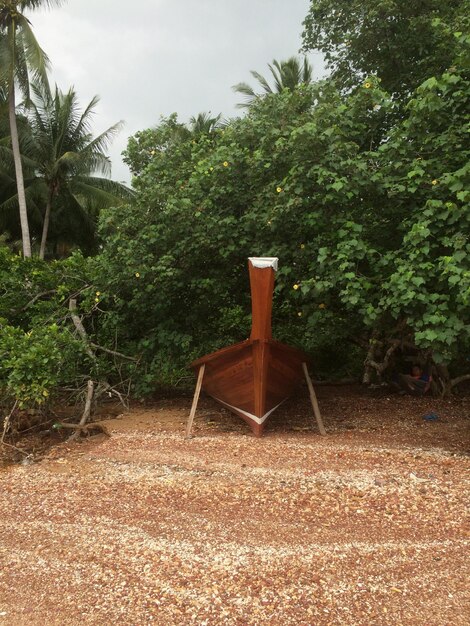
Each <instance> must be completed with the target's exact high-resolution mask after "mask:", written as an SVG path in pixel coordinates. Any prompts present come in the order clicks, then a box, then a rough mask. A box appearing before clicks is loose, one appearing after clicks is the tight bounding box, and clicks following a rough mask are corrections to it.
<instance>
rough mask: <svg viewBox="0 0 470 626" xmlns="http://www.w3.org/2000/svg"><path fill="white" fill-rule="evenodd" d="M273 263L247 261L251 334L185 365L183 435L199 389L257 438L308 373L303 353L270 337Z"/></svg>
mask: <svg viewBox="0 0 470 626" xmlns="http://www.w3.org/2000/svg"><path fill="white" fill-rule="evenodd" d="M277 264H278V259H277V258H274V257H253V258H250V259H249V260H248V268H249V275H250V286H251V306H252V328H251V334H250V338H249V339H247V340H246V341H242V342H241V343H237V344H234V345H232V346H229V347H227V348H222V349H221V350H217V352H213V353H211V354H207V355H205V356H203V357H202V358H200V359H197V360H196V361H194V362H193V363H191V365H190V367H191V368H192V369H193V370H194V371H195V372H196V373H197V374H198V384H197V387H196V394H195V398H194V402H193V408H192V410H191V415H190V419H189V422H188V428H187V435H188V436H189V434H190V429H191V425H192V420H193V418H194V413H195V410H196V405H197V400H198V397H199V391H200V389H201V387H202V389H203V390H204V391H205V392H206V393H207V394H208V395H210V396H212V397H213V398H214V399H215V400H217V401H218V402H220V404H222V405H223V406H225V407H227V408H228V409H230V410H231V411H232V412H233V413H235V414H236V415H239V416H240V417H241V418H242V419H244V420H245V421H246V422H247V423H248V424H249V426H250V427H251V429H252V431H253V433H254V435H255V436H257V437H260V436H261V435H262V433H263V429H264V426H265V424H266V422H267V420H268V418H269V416H270V415H271V414H272V413H273V412H274V411H275V410H276V409H277V408H278V407H279V406H280V405H281V404H282V403H283V402H284V401H285V400H286V399H287V398H288V397H289V396H290V395H292V393H293V391H294V390H295V389H296V387H297V386H298V385H299V383H300V381H301V380H302V378H303V376H304V374H306V375H307V376H308V372H307V368H306V365H305V364H306V363H307V362H308V360H309V359H308V357H307V355H306V354H304V353H303V352H302V351H301V350H298V349H297V348H293V347H291V346H288V345H285V344H283V343H280V342H279V341H275V340H273V339H272V333H271V313H272V297H273V290H274V274H275V271H276V270H277ZM312 392H313V387H312ZM317 421H318V418H317ZM319 425H320V424H319Z"/></svg>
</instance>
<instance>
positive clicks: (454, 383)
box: [449, 374, 470, 389]
mask: <svg viewBox="0 0 470 626" xmlns="http://www.w3.org/2000/svg"><path fill="white" fill-rule="evenodd" d="M466 380H470V374H464V375H463V376H457V378H453V379H452V380H451V381H450V383H449V385H450V388H451V389H452V388H453V387H457V385H460V383H463V382H464V381H466Z"/></svg>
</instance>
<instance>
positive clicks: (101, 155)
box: [30, 87, 131, 259]
mask: <svg viewBox="0 0 470 626" xmlns="http://www.w3.org/2000/svg"><path fill="white" fill-rule="evenodd" d="M34 92H35V98H34V100H33V101H32V103H31V107H30V123H31V131H32V140H33V144H34V152H33V157H34V160H35V183H34V186H35V188H36V191H37V192H40V191H41V190H42V192H43V196H44V197H45V212H44V220H43V229H42V237H41V248H40V252H39V257H40V258H41V259H43V258H44V255H45V251H46V242H47V237H48V232H49V224H50V219H51V214H52V218H54V210H55V212H57V213H59V214H61V222H62V236H64V234H66V235H67V233H66V232H65V233H64V231H63V229H64V227H65V228H67V225H68V224H70V223H71V220H72V221H73V222H74V224H73V225H74V226H75V228H77V227H78V229H79V230H81V231H82V233H83V234H85V235H86V237H83V236H82V237H80V235H78V236H77V234H74V235H73V237H72V239H75V240H78V241H81V242H82V244H86V241H87V240H88V241H90V239H91V240H93V231H94V224H95V221H96V215H97V213H98V211H99V209H100V208H102V207H104V206H110V205H112V204H116V203H118V202H119V201H120V200H121V199H122V198H127V199H129V198H130V196H131V193H130V190H128V189H127V187H125V186H124V185H122V184H120V183H117V182H114V181H112V180H109V179H108V178H100V177H97V176H95V175H94V174H95V173H96V172H101V173H103V174H104V175H109V174H110V173H111V163H110V160H109V157H108V156H107V155H106V153H105V151H106V148H107V146H108V145H109V142H110V141H111V140H112V138H113V137H114V136H115V134H116V133H117V132H118V131H119V130H120V128H121V127H122V123H118V124H115V125H114V126H112V127H110V128H108V129H107V130H106V131H104V132H103V133H101V134H100V135H99V136H98V137H93V134H92V131H91V123H90V121H91V117H92V116H93V113H94V108H95V106H96V104H97V103H98V98H97V97H94V98H93V99H92V100H91V102H90V103H89V104H88V105H87V106H86V107H85V109H84V110H83V111H80V110H79V107H78V101H77V95H76V93H75V91H74V89H73V88H71V89H70V90H69V91H68V92H67V93H66V94H63V93H62V92H60V91H59V89H58V88H57V87H56V89H55V92H54V94H51V93H50V92H49V90H48V89H40V88H37V87H36V88H35V89H34ZM64 218H65V219H64ZM57 227H58V223H57V220H56V231H57V230H58V228H57ZM69 237H70V234H69Z"/></svg>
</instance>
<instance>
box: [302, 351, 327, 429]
mask: <svg viewBox="0 0 470 626" xmlns="http://www.w3.org/2000/svg"><path fill="white" fill-rule="evenodd" d="M302 369H303V370H304V374H305V380H306V381H307V387H308V392H309V394H310V402H311V403H312V408H313V414H314V415H315V419H316V420H317V426H318V430H319V431H320V435H326V430H325V427H324V426H323V420H322V418H321V413H320V407H319V406H318V401H317V396H316V394H315V389H314V388H313V385H312V379H311V378H310V374H309V373H308V368H307V364H306V363H302Z"/></svg>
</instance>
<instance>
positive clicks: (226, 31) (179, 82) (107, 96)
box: [29, 0, 323, 182]
mask: <svg viewBox="0 0 470 626" xmlns="http://www.w3.org/2000/svg"><path fill="white" fill-rule="evenodd" d="M309 4H310V2H309V0H138V1H135V2H130V1H129V0H68V1H67V2H66V3H65V4H64V5H63V6H62V7H60V8H58V9H57V8H56V9H53V10H50V11H46V10H43V11H41V12H39V11H38V12H35V13H31V14H30V15H29V17H30V19H31V22H32V25H33V29H34V32H35V34H36V37H37V39H38V41H39V43H40V45H41V46H42V48H43V49H44V50H45V51H46V53H47V54H48V56H49V58H50V60H51V62H52V80H51V82H52V83H53V82H57V84H58V86H59V88H60V89H61V90H62V91H67V90H68V88H69V87H70V86H72V85H73V86H74V87H75V90H76V92H77V95H78V97H79V99H80V102H81V103H82V105H85V104H87V103H88V102H89V101H90V100H91V98H92V97H93V96H94V95H96V94H98V95H99V96H100V98H101V102H100V104H99V105H98V108H97V115H96V118H95V132H96V134H98V133H99V132H101V131H102V130H104V129H105V128H107V127H109V126H111V125H112V124H114V123H116V122H117V121H119V120H124V121H125V123H126V125H125V128H124V130H123V131H122V132H121V134H120V135H119V136H118V138H116V139H115V140H114V143H113V145H112V147H111V149H110V156H111V159H112V162H113V172H112V177H113V178H114V179H115V180H120V181H126V182H128V181H129V172H128V169H127V167H126V166H125V165H124V164H123V163H122V160H121V156H120V155H121V152H122V151H123V150H124V148H125V147H126V144H127V139H128V137H129V136H130V135H132V134H134V133H135V132H136V131H138V130H142V129H145V128H150V127H152V126H155V125H156V124H157V123H158V121H159V118H160V116H161V115H169V114H170V113H172V112H174V111H175V112H177V113H178V116H179V119H180V120H181V121H187V120H188V119H189V117H191V116H192V115H197V114H198V113H200V112H202V111H211V112H212V113H213V114H214V115H216V114H218V113H222V114H223V116H224V117H230V116H234V115H239V114H240V111H239V110H237V109H236V108H235V105H236V103H237V102H240V101H241V100H242V98H241V96H240V95H239V94H235V93H234V92H233V91H232V89H231V87H232V85H234V84H236V83H239V82H241V81H245V82H249V83H250V84H252V85H255V84H256V81H254V79H252V77H251V75H250V70H257V71H259V72H260V73H261V74H263V75H265V76H266V77H267V76H268V75H269V69H268V67H267V63H270V62H271V61H272V60H273V59H278V60H284V59H287V58H288V57H290V56H292V55H294V54H297V53H298V50H299V48H300V46H301V32H302V21H303V19H304V18H305V16H306V14H307V11H308V7H309ZM310 60H311V62H312V64H313V66H314V70H315V75H316V76H320V75H321V74H322V72H323V66H322V61H321V57H320V56H317V55H315V56H311V58H310Z"/></svg>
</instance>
